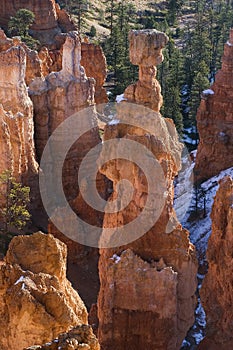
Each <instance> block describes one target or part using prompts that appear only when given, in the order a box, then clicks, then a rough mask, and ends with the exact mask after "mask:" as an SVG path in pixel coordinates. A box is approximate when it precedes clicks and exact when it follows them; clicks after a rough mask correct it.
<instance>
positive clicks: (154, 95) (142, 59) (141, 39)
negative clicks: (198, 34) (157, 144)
mask: <svg viewBox="0 0 233 350" xmlns="http://www.w3.org/2000/svg"><path fill="white" fill-rule="evenodd" d="M129 40H130V60H131V62H132V63H133V64H134V65H138V66H139V81H138V82H137V83H136V84H133V85H130V86H129V87H128V88H127V89H126V90H125V93H124V97H125V98H126V99H127V100H128V101H132V102H136V103H140V104H143V105H144V106H147V107H149V108H151V109H153V110H154V111H156V112H159V110H160V108H161V106H162V103H163V99H162V95H161V87H160V84H159V82H158V81H157V80H156V73H157V68H156V66H157V65H158V64H159V63H161V62H162V60H163V55H162V49H163V48H164V47H165V45H166V44H167V42H168V37H167V36H166V35H164V34H163V33H160V32H158V31H156V30H154V31H153V32H152V31H151V30H149V29H146V30H143V31H141V30H140V31H139V30H134V31H132V32H131V33H130V35H129Z"/></svg>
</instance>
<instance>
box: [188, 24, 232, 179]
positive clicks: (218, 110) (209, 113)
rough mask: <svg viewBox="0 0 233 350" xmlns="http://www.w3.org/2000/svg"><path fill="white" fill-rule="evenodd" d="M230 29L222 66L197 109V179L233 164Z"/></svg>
mask: <svg viewBox="0 0 233 350" xmlns="http://www.w3.org/2000/svg"><path fill="white" fill-rule="evenodd" d="M232 58H233V29H231V32H230V39H229V40H228V42H227V43H226V44H225V47H224V54H223V57H222V68H221V69H220V70H219V71H218V73H217V74H216V78H215V83H214V84H213V85H212V86H211V88H210V89H211V90H210V91H209V92H211V91H212V93H211V94H210V93H209V92H208V90H207V93H206V94H203V97H202V101H201V104H200V107H199V109H198V113H197V127H198V132H199V135H200V143H199V145H198V150H197V158H196V166H195V174H196V178H197V180H201V181H202V180H205V179H208V178H210V177H212V176H214V175H217V174H218V173H219V172H220V171H221V170H224V169H227V168H229V167H231V166H232V164H233V141H232V140H233V113H232V110H233V93H232V88H233V64H232Z"/></svg>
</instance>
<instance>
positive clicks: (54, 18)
mask: <svg viewBox="0 0 233 350" xmlns="http://www.w3.org/2000/svg"><path fill="white" fill-rule="evenodd" d="M22 8H26V9H28V10H30V11H32V12H33V13H34V14H35V21H34V23H33V25H32V27H31V32H32V35H33V36H34V37H35V38H37V39H39V40H40V42H41V43H42V44H45V45H49V46H50V47H56V45H55V41H56V35H59V34H61V33H62V32H67V31H71V30H75V29H76V28H75V25H74V23H73V22H72V21H71V19H70V17H69V16H68V14H67V13H66V12H65V11H64V10H61V9H60V7H59V6H58V4H56V2H55V0H43V1H40V0H32V1H25V0H12V1H8V0H2V1H1V2H0V26H1V27H3V28H4V29H5V28H7V24H8V21H9V19H10V17H11V16H14V15H15V14H16V12H17V11H18V10H19V9H22Z"/></svg>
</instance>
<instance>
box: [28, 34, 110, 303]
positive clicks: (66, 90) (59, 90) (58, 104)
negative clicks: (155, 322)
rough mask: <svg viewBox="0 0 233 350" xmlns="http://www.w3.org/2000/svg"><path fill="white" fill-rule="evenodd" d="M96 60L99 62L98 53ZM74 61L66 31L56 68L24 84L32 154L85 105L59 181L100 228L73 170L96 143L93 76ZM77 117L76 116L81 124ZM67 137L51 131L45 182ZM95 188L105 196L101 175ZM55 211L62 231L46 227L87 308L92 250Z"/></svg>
mask: <svg viewBox="0 0 233 350" xmlns="http://www.w3.org/2000/svg"><path fill="white" fill-rule="evenodd" d="M101 54H102V53H101ZM101 59H102V61H103V56H102V55H101ZM80 61H81V42H80V38H79V35H78V33H77V32H70V33H69V34H67V35H66V41H65V43H64V45H63V48H62V69H61V71H59V72H52V73H50V74H49V75H47V76H46V77H45V78H36V79H34V81H33V82H32V83H31V84H30V86H29V93H30V96H31V99H32V101H33V105H34V123H35V143H36V151H37V159H38V161H40V160H41V156H42V153H43V150H44V148H45V145H46V143H47V141H48V139H49V137H50V136H51V135H52V134H53V132H54V131H55V129H56V128H57V127H58V126H60V125H62V123H63V122H65V121H67V120H68V119H69V117H70V116H72V115H74V114H75V113H77V112H79V111H81V110H83V109H85V108H87V107H89V110H88V115H87V116H86V117H85V118H84V119H80V115H77V116H76V117H75V118H76V122H75V125H74V126H73V128H74V129H75V130H78V131H79V130H84V129H86V130H87V131H86V132H84V133H83V134H81V136H80V137H79V139H78V140H77V141H75V142H74V144H73V145H72V144H71V145H70V146H72V147H71V148H70V150H69V152H68V154H67V156H66V159H65V162H64V165H63V168H62V169H63V173H62V174H63V175H62V181H63V188H64V193H65V195H66V198H67V200H68V201H69V204H70V205H71V206H72V208H73V210H74V211H75V213H77V215H78V216H79V217H80V218H81V219H83V220H85V221H87V222H88V223H90V224H92V225H97V226H100V227H101V225H102V221H103V213H99V212H97V211H96V210H94V209H92V208H91V207H90V206H88V205H87V204H86V203H85V201H84V200H83V199H82V195H81V194H80V191H79V185H78V170H79V166H80V164H81V162H82V160H83V158H84V157H85V155H86V154H87V153H88V151H89V150H91V149H92V148H93V147H95V146H96V145H98V144H100V143H101V139H100V136H99V129H98V125H97V119H96V116H95V112H94V94H95V89H94V84H95V81H94V79H93V78H87V77H86V73H85V70H84V68H83V67H82V66H81V63H80ZM80 120H82V122H81V123H80ZM70 136H71V135H70V130H67V129H66V130H65V131H64V134H62V136H61V137H60V136H59V135H57V136H56V147H55V148H53V147H51V149H50V153H49V155H48V159H47V160H46V165H45V166H46V167H47V166H48V167H50V169H51V173H52V174H53V177H52V180H51V186H56V181H54V179H59V170H60V167H59V164H60V165H61V167H62V164H61V160H60V156H59V152H58V151H59V149H61V148H62V147H63V145H64V140H66V142H69V139H70ZM95 161H96V160H95V159H94V158H92V159H90V163H89V164H87V168H86V171H85V174H84V175H85V176H84V179H81V182H82V181H84V182H85V183H88V181H89V167H90V166H91V165H92V163H94V162H95ZM42 168H43V166H42ZM42 170H43V169H42ZM97 187H98V189H99V191H100V193H101V194H102V195H103V197H106V191H107V186H106V181H105V178H104V176H103V175H101V174H99V176H98V177H97ZM50 190H51V188H50ZM87 190H88V188H87ZM53 193H54V194H55V193H57V192H56V188H54V192H53ZM57 206H59V205H57ZM54 209H55V207H54ZM55 212H56V216H57V217H59V218H60V219H59V220H64V222H67V226H66V231H65V232H63V233H62V232H59V230H58V229H57V228H56V226H55V225H53V223H52V222H51V223H50V224H49V232H50V233H52V234H53V235H54V236H56V237H57V238H59V239H60V240H62V241H63V242H65V243H66V244H67V246H68V276H69V277H70V278H71V280H72V281H73V283H74V285H75V287H77V288H78V290H79V292H80V293H81V295H82V297H83V298H85V302H87V305H88V306H89V307H90V306H91V304H92V302H94V301H96V298H97V293H98V286H99V279H98V270H97V264H98V250H97V249H95V248H90V247H86V246H82V245H80V244H78V243H77V242H74V241H73V240H71V239H70V238H68V237H70V235H69V227H70V218H69V217H66V215H65V213H66V211H65V210H64V208H57V209H56V210H55ZM52 214H53V213H52ZM87 268H89V271H90V274H87V273H86V272H85V271H86V270H87ZM80 279H82V282H83V283H82V284H79V286H78V285H77V281H79V280H80ZM92 282H93V283H92ZM90 286H91V287H90ZM89 295H90V296H89ZM93 295H94V299H93Z"/></svg>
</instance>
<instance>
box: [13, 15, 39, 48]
mask: <svg viewBox="0 0 233 350" xmlns="http://www.w3.org/2000/svg"><path fill="white" fill-rule="evenodd" d="M34 19H35V15H34V13H33V12H32V11H29V10H27V9H20V10H18V11H17V12H16V15H15V16H14V17H11V18H10V20H9V22H8V31H9V33H10V35H12V36H14V35H18V36H20V37H21V39H22V41H24V42H25V43H26V44H27V45H28V46H29V47H30V48H32V49H36V48H37V46H38V45H39V41H38V40H35V39H33V38H32V37H31V36H30V35H29V29H30V27H31V25H32V24H33V22H34Z"/></svg>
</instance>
